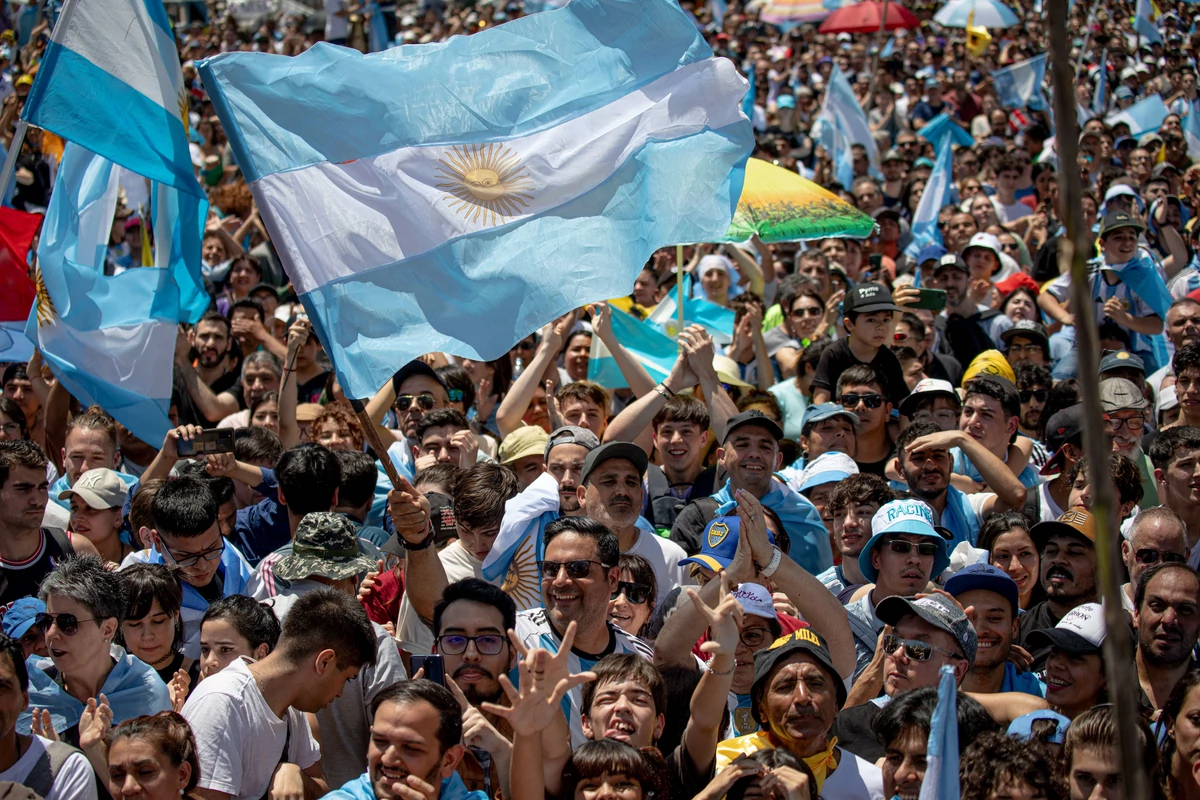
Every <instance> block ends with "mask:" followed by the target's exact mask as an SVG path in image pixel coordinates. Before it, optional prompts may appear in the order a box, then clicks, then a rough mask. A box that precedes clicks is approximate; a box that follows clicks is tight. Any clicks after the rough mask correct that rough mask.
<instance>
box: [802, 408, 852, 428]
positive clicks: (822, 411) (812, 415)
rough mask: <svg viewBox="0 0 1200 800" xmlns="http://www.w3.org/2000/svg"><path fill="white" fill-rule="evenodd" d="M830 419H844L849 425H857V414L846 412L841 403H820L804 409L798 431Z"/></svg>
mask: <svg viewBox="0 0 1200 800" xmlns="http://www.w3.org/2000/svg"><path fill="white" fill-rule="evenodd" d="M832 417H845V418H846V419H847V420H849V421H850V424H851V425H858V414H855V413H854V412H853V411H847V410H846V407H845V406H843V405H842V404H841V403H820V404H818V405H812V406H809V407H808V408H806V409H804V416H803V417H801V419H800V430H802V431H803V430H805V429H806V428H808V426H809V423H813V424H815V423H818V422H820V421H821V420H826V419H830V418H832Z"/></svg>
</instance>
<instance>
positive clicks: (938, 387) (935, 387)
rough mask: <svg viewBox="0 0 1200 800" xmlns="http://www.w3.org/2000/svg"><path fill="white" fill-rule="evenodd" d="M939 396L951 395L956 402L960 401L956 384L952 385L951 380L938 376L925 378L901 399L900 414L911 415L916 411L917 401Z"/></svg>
mask: <svg viewBox="0 0 1200 800" xmlns="http://www.w3.org/2000/svg"><path fill="white" fill-rule="evenodd" d="M938 396H941V397H949V398H951V399H952V400H954V402H955V403H959V402H960V401H959V399H958V392H956V391H954V386H953V385H951V383H950V381H943V380H939V379H938V378H925V379H923V380H922V381H920V382H919V383H918V384H917V385H916V386H914V387H913V390H912V391H911V392H910V393H909V395H908V397H906V398H904V399H903V400H902V401H900V415H901V416H904V417H911V416H912V415H913V412H915V411H916V406H917V403H919V402H921V401H922V400H924V399H925V398H927V397H938Z"/></svg>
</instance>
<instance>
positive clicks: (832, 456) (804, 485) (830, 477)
mask: <svg viewBox="0 0 1200 800" xmlns="http://www.w3.org/2000/svg"><path fill="white" fill-rule="evenodd" d="M857 474H858V464H855V463H854V459H853V458H851V457H850V456H848V455H846V454H845V453H842V452H839V451H837V450H829V451H828V452H825V453H821V455H819V456H817V457H816V458H814V459H813V460H812V461H811V462H809V464H808V465H807V466H805V467H804V472H802V473H800V488H799V489H798V490H797V491H799V492H800V493H801V494H804V493H805V492H807V491H808V490H809V489H815V488H817V487H818V486H824V485H825V484H827V483H837V482H838V481H841V480H844V479H846V478H849V477H850V476H851V475H857Z"/></svg>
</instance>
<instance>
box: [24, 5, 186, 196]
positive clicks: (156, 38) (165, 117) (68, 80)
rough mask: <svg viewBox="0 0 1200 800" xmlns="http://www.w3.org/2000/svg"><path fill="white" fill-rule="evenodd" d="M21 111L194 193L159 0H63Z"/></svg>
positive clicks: (180, 92)
mask: <svg viewBox="0 0 1200 800" xmlns="http://www.w3.org/2000/svg"><path fill="white" fill-rule="evenodd" d="M22 115H23V117H24V118H25V119H26V120H27V121H28V122H29V123H30V124H32V125H36V126H38V127H39V128H44V129H46V130H48V131H53V132H54V133H56V134H58V135H59V136H61V137H62V138H64V139H66V140H67V141H69V142H77V143H78V144H81V145H83V146H84V147H86V148H87V149H89V150H91V151H92V152H93V153H96V154H97V155H101V156H103V157H105V158H107V159H109V160H110V161H115V162H116V163H118V164H120V165H121V166H123V167H127V168H129V169H131V170H133V171H134V172H136V173H137V174H139V175H143V176H145V177H147V178H149V179H150V180H153V181H159V182H161V183H166V184H170V185H171V186H174V187H175V188H177V189H182V190H183V191H186V192H189V193H191V194H195V195H197V196H200V195H201V189H200V186H199V185H198V184H197V183H196V178H195V172H194V170H193V169H192V159H191V155H190V153H189V151H188V143H187V93H186V91H185V89H184V86H183V73H182V71H181V70H180V67H179V54H178V51H177V50H176V49H175V36H174V34H173V33H172V32H171V25H170V22H169V21H168V20H167V12H166V11H165V10H164V9H163V4H162V0H102V2H97V0H67V2H66V3H65V4H64V5H63V9H62V13H61V14H60V15H59V19H58V24H56V25H55V26H54V32H53V34H52V35H51V37H50V43H49V45H48V46H47V47H46V54H45V56H43V58H42V63H41V66H40V68H39V69H38V73H37V78H36V79H35V80H34V82H33V87H32V88H31V89H30V90H29V98H28V99H27V100H26V101H25V108H24V111H23V112H22Z"/></svg>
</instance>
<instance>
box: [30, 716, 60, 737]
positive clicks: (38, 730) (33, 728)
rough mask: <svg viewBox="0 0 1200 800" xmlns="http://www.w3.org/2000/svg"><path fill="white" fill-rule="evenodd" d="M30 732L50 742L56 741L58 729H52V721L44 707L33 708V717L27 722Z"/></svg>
mask: <svg viewBox="0 0 1200 800" xmlns="http://www.w3.org/2000/svg"><path fill="white" fill-rule="evenodd" d="M29 729H30V732H32V733H33V734H35V735H37V736H41V737H42V738H43V739H49V740H50V741H52V742H57V741H58V731H56V730H54V722H53V721H52V720H51V719H50V712H49V711H48V710H47V709H45V708H35V709H34V710H33V719H32V720H31V721H30V723H29Z"/></svg>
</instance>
